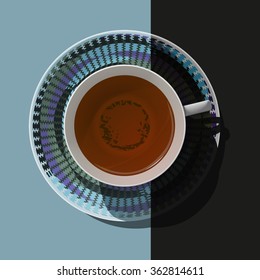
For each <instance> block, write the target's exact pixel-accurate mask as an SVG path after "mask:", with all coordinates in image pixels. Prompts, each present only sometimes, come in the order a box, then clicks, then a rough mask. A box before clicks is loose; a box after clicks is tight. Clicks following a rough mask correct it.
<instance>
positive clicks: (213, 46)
mask: <svg viewBox="0 0 260 280" xmlns="http://www.w3.org/2000/svg"><path fill="white" fill-rule="evenodd" d="M227 3H228V5H227ZM242 3H243V4H242ZM254 3H257V2H253V1H246V2H245V1H243V2H241V3H239V2H237V1H230V2H228V1H226V3H224V2H223V3H221V2H219V1H165V0H164V1H163V0H160V1H156V0H151V5H152V15H151V18H152V22H151V27H152V28H151V32H152V33H153V34H156V35H159V36H161V37H164V38H166V39H168V40H170V41H172V42H174V43H175V44H177V45H178V46H180V47H181V48H182V49H184V50H185V51H186V52H188V53H189V54H190V55H191V56H192V57H193V58H194V59H195V60H196V61H197V62H198V64H199V65H200V66H201V67H202V69H203V70H204V72H205V73H206V75H207V76H208V78H209V80H210V81H211V84H212V86H213V88H214V90H215V93H216V96H217V98H218V102H219V107H220V109H221V114H222V117H223V120H224V124H225V127H226V133H225V136H223V137H224V138H225V139H224V140H225V148H224V150H223V151H222V152H224V154H223V158H222V160H221V167H220V171H219V174H218V177H217V178H213V180H215V181H216V182H217V184H216V188H215V190H214V192H213V194H212V196H211V198H210V199H209V200H208V202H207V203H206V204H205V205H204V207H202V209H200V210H199V211H197V213H195V214H194V215H193V216H192V217H190V218H189V219H187V220H185V221H182V222H179V223H177V224H174V225H171V223H170V222H169V224H168V225H164V226H160V227H158V226H156V225H155V223H154V222H153V218H152V221H151V227H152V229H151V258H152V259H260V184H259V174H260V168H259V167H260V165H259V140H260V139H259V133H258V128H259V122H258V121H259V113H260V112H258V106H259V105H260V92H259V81H260V78H259V77H258V75H259V72H260V71H259V68H260V64H259V44H258V43H257V38H258V36H259V20H258V18H259V15H258V14H257V11H258V9H257V7H256V4H254ZM208 187H209V188H211V186H210V182H209V186H208ZM199 195H200V194H199V193H198V194H197V197H198V198H199ZM195 198H196V197H195Z"/></svg>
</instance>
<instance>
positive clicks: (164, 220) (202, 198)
mask: <svg viewBox="0 0 260 280" xmlns="http://www.w3.org/2000/svg"><path fill="white" fill-rule="evenodd" d="M221 123H222V124H221V136H220V142H219V146H218V147H217V145H216V142H215V140H214V138H213V137H210V138H209V141H208V142H207V145H208V147H211V149H212V150H211V155H212V157H214V158H213V160H212V161H211V162H210V159H209V158H206V157H209V156H208V155H207V154H205V158H204V160H205V162H206V163H207V164H208V168H207V167H206V168H204V170H203V169H202V171H201V170H199V174H200V176H201V178H200V180H197V182H196V183H195V184H188V185H189V186H188V188H186V190H184V193H181V190H178V187H180V188H181V187H183V185H181V184H180V182H178V180H173V181H172V182H170V183H169V184H168V186H167V187H168V188H165V190H163V188H162V190H159V193H160V192H164V194H163V195H162V194H161V193H160V195H161V196H162V197H163V198H165V197H168V201H163V199H158V197H156V196H157V195H158V192H156V191H153V187H154V186H153V185H152V215H151V228H160V227H169V226H173V225H176V224H179V223H182V222H184V221H186V220H187V219H189V218H191V217H192V216H194V215H195V214H196V213H198V212H199V211H200V210H201V209H202V208H203V207H204V206H205V205H206V203H207V202H208V201H209V199H210V198H211V196H212V195H213V193H214V191H215V189H216V186H217V183H218V177H219V171H220V167H221V165H222V162H223V158H224V152H225V143H226V141H227V140H228V139H229V137H230V134H229V131H228V129H227V128H226V127H225V126H224V122H223V117H222V119H221ZM207 161H208V162H207ZM201 162H202V166H203V164H205V162H203V159H201ZM195 172H196V170H195V171H194V176H195V177H196V174H195ZM185 175H186V173H185V172H184V176H185ZM181 177H182V176H181ZM178 184H179V185H178ZM176 185H177V186H176ZM176 189H177V190H176ZM174 190H175V191H174ZM170 198H171V199H172V201H174V198H179V200H178V199H177V200H175V201H174V203H171V204H170ZM165 203H166V204H167V203H168V205H167V206H166V207H164V208H163V209H162V210H161V211H158V208H160V206H161V205H160V204H165ZM158 212H159V213H158Z"/></svg>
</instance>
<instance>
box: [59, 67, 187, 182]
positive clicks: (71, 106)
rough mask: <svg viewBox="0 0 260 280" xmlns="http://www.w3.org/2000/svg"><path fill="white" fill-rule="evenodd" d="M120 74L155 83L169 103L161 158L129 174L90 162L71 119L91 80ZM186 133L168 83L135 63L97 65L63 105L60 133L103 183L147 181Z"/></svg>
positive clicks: (166, 164)
mask: <svg viewBox="0 0 260 280" xmlns="http://www.w3.org/2000/svg"><path fill="white" fill-rule="evenodd" d="M121 75H129V76H136V77H141V78H143V79H145V80H147V81H149V82H151V83H153V84H154V85H155V86H157V87H158V88H159V89H160V90H161V91H162V92H163V94H164V95H165V97H166V98H167V100H168V102H169V103H170V105H171V108H172V111H173V114H174V119H175V132H174V136H173V139H172V142H171V144H170V147H169V149H168V151H167V152H166V154H165V155H164V156H163V158H162V159H161V160H160V161H159V162H158V163H156V164H155V165H154V166H153V167H151V168H150V169H148V170H146V171H144V172H141V173H137V174H133V175H115V174H111V173H108V172H105V171H103V170H101V169H99V168H98V167H96V166H95V165H93V164H92V163H91V162H90V161H89V160H88V159H87V158H86V157H85V155H84V154H83V153H82V151H81V149H80V147H79V145H78V143H77V139H76V136H75V130H74V121H75V115H76V111H77V107H78V105H79V103H80V101H81V100H82V98H83V97H84V96H85V94H86V93H87V92H88V90H90V89H91V88H92V87H93V86H94V85H95V84H97V83H99V82H100V81H102V80H104V79H106V78H110V77H114V76H121ZM185 133H186V119H185V114H184V109H183V105H182V103H181V101H180V99H179V97H178V95H177V93H176V91H175V90H174V89H173V88H172V86H171V85H170V84H169V83H168V82H167V81H166V80H165V79H163V78H162V77H161V76H159V75H158V74H157V73H155V72H153V71H151V70H150V69H147V68H144V67H140V66H136V65H125V64H120V65H113V66H108V67H106V68H103V69H100V70H98V71H96V72H94V73H92V74H91V75H89V76H88V77H87V78H86V79H84V80H83V81H82V82H81V83H80V84H79V85H78V87H77V88H76V89H75V91H74V92H73V94H72V96H71V97H70V100H69V102H68V104H67V107H66V109H65V117H64V135H65V140H66V144H67V147H68V149H69V151H70V153H71V155H72V157H73V159H74V160H75V162H76V163H77V164H78V165H79V166H80V167H81V169H82V170H83V171H84V172H86V173H87V174H88V175H90V176H91V177H93V178H95V179H96V180H98V181H100V182H103V183H105V184H109V185H114V186H121V187H129V186H136V185H141V184H144V183H147V182H150V181H152V180H154V179H155V178H157V177H158V176H160V175H161V174H162V173H164V172H165V171H166V170H167V169H168V168H169V167H170V166H171V165H172V163H173V162H174V161H175V159H176V158H177V156H178V155H179V152H180V150H181V148H182V145H183V142H184V138H185Z"/></svg>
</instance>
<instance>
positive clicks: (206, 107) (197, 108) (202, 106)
mask: <svg viewBox="0 0 260 280" xmlns="http://www.w3.org/2000/svg"><path fill="white" fill-rule="evenodd" d="M183 107H184V113H185V116H186V117H188V116H192V115H196V114H200V113H204V112H208V111H210V109H211V102H210V101H209V100H204V101H200V102H196V103H192V104H189V105H185V106H183Z"/></svg>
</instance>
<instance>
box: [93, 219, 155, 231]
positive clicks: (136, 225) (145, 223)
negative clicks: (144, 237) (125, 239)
mask: <svg viewBox="0 0 260 280" xmlns="http://www.w3.org/2000/svg"><path fill="white" fill-rule="evenodd" d="M92 218H94V219H95V220H98V221H100V222H103V223H105V224H107V225H111V226H115V227H121V228H132V229H141V228H149V227H150V226H151V219H146V220H142V221H131V222H128V221H126V222H124V221H123V222H117V221H108V220H102V219H99V218H96V217H92Z"/></svg>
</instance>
